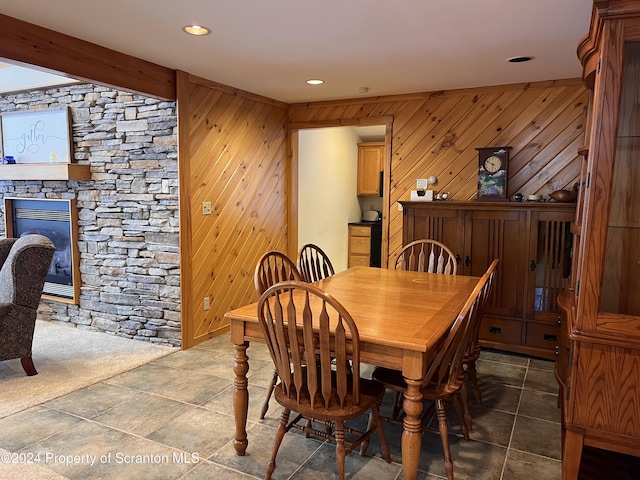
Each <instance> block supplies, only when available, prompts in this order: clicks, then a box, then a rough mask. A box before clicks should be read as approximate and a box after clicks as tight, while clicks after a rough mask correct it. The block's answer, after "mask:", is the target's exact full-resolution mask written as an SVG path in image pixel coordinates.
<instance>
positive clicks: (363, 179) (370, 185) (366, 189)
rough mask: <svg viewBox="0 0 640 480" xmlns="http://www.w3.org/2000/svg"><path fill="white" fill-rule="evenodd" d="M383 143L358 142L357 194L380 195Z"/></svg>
mask: <svg viewBox="0 0 640 480" xmlns="http://www.w3.org/2000/svg"><path fill="white" fill-rule="evenodd" d="M383 157H384V143H378V142H376V143H371V144H367V143H360V144H358V184H357V194H358V195H376V196H377V195H380V193H381V192H380V172H382V170H383V162H382V159H383Z"/></svg>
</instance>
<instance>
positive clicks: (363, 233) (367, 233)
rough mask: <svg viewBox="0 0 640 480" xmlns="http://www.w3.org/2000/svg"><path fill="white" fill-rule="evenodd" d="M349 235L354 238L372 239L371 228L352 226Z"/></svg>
mask: <svg viewBox="0 0 640 480" xmlns="http://www.w3.org/2000/svg"><path fill="white" fill-rule="evenodd" d="M349 235H351V236H352V237H367V238H369V237H371V227H358V226H350V227H349Z"/></svg>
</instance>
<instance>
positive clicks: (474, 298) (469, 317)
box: [362, 273, 493, 480]
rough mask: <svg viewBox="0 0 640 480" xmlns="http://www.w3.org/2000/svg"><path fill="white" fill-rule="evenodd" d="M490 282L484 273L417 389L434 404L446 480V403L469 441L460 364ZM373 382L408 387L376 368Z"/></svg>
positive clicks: (400, 389) (399, 375)
mask: <svg viewBox="0 0 640 480" xmlns="http://www.w3.org/2000/svg"><path fill="white" fill-rule="evenodd" d="M490 280H491V281H493V276H490V275H488V274H486V273H485V274H484V275H483V276H482V278H481V279H480V281H479V282H478V284H477V285H476V287H475V288H474V290H473V292H472V293H471V295H470V296H469V298H468V299H467V301H466V303H465V304H464V306H463V307H462V310H461V311H460V313H459V314H458V316H457V317H456V319H455V321H454V322H453V324H452V325H451V327H450V329H449V331H448V333H447V335H446V337H445V340H444V342H443V343H442V346H441V347H440V349H439V350H438V353H437V355H436V357H435V359H434V361H433V362H432V363H431V364H430V366H429V368H428V369H427V373H426V375H425V376H424V380H423V383H422V387H421V389H420V390H421V393H422V397H423V398H424V399H425V400H428V401H431V402H433V403H434V404H435V410H436V414H437V419H438V430H437V431H438V432H439V433H440V439H441V441H442V448H443V450H444V466H445V470H446V472H447V478H448V479H449V480H453V461H452V460H451V450H450V448H449V427H448V425H447V417H446V412H445V400H448V399H450V400H452V402H453V405H454V408H455V410H456V412H457V414H458V417H459V419H460V427H461V430H462V434H463V436H464V438H465V439H466V440H468V439H469V431H470V430H471V415H470V413H469V405H468V401H467V391H466V388H465V374H464V368H463V364H462V360H463V358H464V355H465V353H466V352H467V350H468V349H469V345H470V343H471V336H472V335H473V333H474V331H475V324H476V323H477V322H480V320H481V318H482V307H483V302H485V298H486V297H487V296H488V295H489V290H490V288H491V283H490ZM372 378H373V379H375V380H378V381H380V382H382V383H383V384H384V386H385V388H388V389H390V390H393V391H396V392H401V393H403V394H404V392H406V389H407V384H406V383H405V381H404V377H403V376H402V372H400V371H398V370H393V369H389V368H384V367H377V368H375V369H374V371H373V373H372ZM428 413H431V410H429V409H426V410H425V411H424V412H423V420H424V419H425V418H426V417H427V414H428ZM381 418H383V420H387V421H391V422H393V423H401V422H402V418H403V415H400V416H399V417H398V418H384V417H381ZM422 428H423V430H425V431H430V430H431V429H430V428H429V426H428V425H425V424H423V427H422ZM362 450H364V451H365V452H366V444H365V445H363V449H362ZM363 453H364V452H363Z"/></svg>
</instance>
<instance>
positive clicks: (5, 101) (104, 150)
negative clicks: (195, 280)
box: [0, 84, 181, 346]
mask: <svg viewBox="0 0 640 480" xmlns="http://www.w3.org/2000/svg"><path fill="white" fill-rule="evenodd" d="M62 106H69V107H70V108H71V112H72V118H73V150H74V157H75V161H76V162H78V163H83V164H90V165H91V180H90V181H7V180H2V181H0V197H5V196H7V197H25V198H75V199H77V206H78V218H79V221H78V232H79V249H80V257H81V259H80V272H81V280H82V286H81V295H80V302H79V305H69V304H66V303H62V302H56V301H49V300H43V301H42V302H41V304H40V310H39V318H42V319H46V320H54V321H62V322H70V323H73V324H75V325H77V326H78V327H81V328H88V329H93V330H101V331H104V332H108V333H111V334H115V335H119V336H125V337H129V338H135V339H138V340H146V341H151V342H155V343H162V344H169V345H174V346H179V345H180V343H181V337H180V332H181V329H180V253H179V245H178V227H179V222H178V220H179V219H178V213H179V212H178V158H177V157H178V153H177V152H178V150H177V114H176V105H175V102H166V101H162V100H158V99H154V98H148V97H144V96H141V95H135V94H131V93H128V92H123V91H116V90H113V89H110V88H106V87H101V86H97V85H91V84H76V85H71V86H64V87H56V88H51V89H42V90H37V91H30V92H18V93H13V94H0V112H2V113H5V112H11V111H17V110H19V111H24V110H39V109H53V108H61V107H62ZM3 210H4V208H3ZM0 223H1V224H0V232H1V233H3V235H2V236H4V211H2V216H1V218H0Z"/></svg>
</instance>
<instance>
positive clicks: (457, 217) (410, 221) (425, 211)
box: [402, 206, 489, 271]
mask: <svg viewBox="0 0 640 480" xmlns="http://www.w3.org/2000/svg"><path fill="white" fill-rule="evenodd" d="M404 215H405V219H404V226H405V227H404V229H403V230H404V231H403V239H402V241H403V245H406V244H408V243H409V242H412V241H414V240H420V239H423V238H428V239H431V240H437V241H438V242H441V243H444V244H445V245H446V246H447V247H449V249H450V250H451V251H452V252H453V254H454V255H455V256H456V258H458V259H461V258H462V253H463V245H464V243H463V242H464V210H462V209H453V208H438V207H436V206H434V207H431V206H429V208H405V211H404ZM487 267H489V264H487ZM458 271H460V263H459V262H458Z"/></svg>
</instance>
